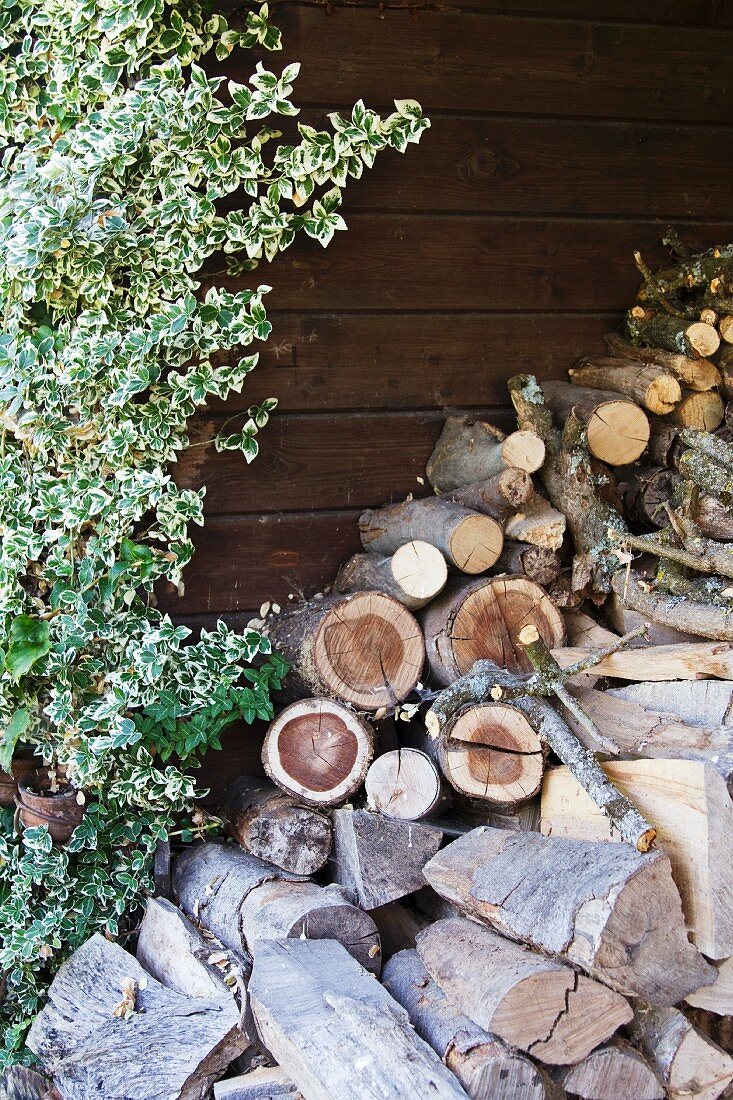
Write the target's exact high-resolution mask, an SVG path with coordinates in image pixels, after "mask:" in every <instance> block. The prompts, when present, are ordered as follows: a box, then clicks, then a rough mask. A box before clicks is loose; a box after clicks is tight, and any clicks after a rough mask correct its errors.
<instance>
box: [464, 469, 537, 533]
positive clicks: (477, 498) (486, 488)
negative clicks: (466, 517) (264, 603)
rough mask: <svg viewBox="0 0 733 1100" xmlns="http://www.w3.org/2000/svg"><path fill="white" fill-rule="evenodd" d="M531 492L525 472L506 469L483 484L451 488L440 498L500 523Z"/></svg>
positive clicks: (529, 495) (530, 479)
mask: <svg viewBox="0 0 733 1100" xmlns="http://www.w3.org/2000/svg"><path fill="white" fill-rule="evenodd" d="M533 493H534V485H533V484H532V478H531V477H530V475H529V474H528V473H527V472H526V470H517V469H515V468H514V467H513V466H510V467H507V469H506V470H502V471H501V473H500V474H494V476H493V477H490V478H487V479H486V480H485V481H472V482H471V483H470V484H469V485H463V486H461V488H460V489H451V491H450V492H447V493H444V494H443V499H444V500H452V501H453V503H454V504H462V505H463V507H464V508H471V509H472V510H473V511H474V512H483V513H484V515H487V516H493V517H494V519H498V520H504V519H506V518H507V516H510V515H511V514H512V513H513V512H516V511H517V509H518V508H521V506H522V505H523V504H526V503H527V501H528V500H529V499H530V498H531V496H532V494H533Z"/></svg>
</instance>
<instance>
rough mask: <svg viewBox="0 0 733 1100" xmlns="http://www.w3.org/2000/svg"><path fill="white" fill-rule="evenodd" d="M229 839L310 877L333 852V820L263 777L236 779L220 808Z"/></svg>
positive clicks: (288, 869) (285, 868) (255, 854)
mask: <svg viewBox="0 0 733 1100" xmlns="http://www.w3.org/2000/svg"><path fill="white" fill-rule="evenodd" d="M223 816H224V822H225V828H226V831H227V833H228V834H229V836H231V837H233V838H234V840H236V841H237V843H238V844H240V845H241V847H242V848H244V850H245V851H247V852H250V853H251V854H252V855H253V856H257V857H258V858H259V859H263V860H264V861H265V862H266V863H274V864H275V866H276V867H282V868H283V870H285V871H292V873H293V874H295V875H312V874H315V872H316V871H318V870H320V868H321V867H323V865H324V863H325V862H326V860H327V859H328V854H329V852H330V851H331V822H330V821H329V819H328V818H327V817H326V816H325V815H323V814H320V813H318V812H317V811H316V810H312V809H309V808H308V807H306V806H299V805H298V804H297V802H295V801H294V799H292V798H291V797H290V796H289V795H287V794H285V793H284V792H283V791H281V790H280V789H279V788H278V787H276V786H275V785H274V784H272V783H269V782H268V781H267V780H266V779H259V778H256V777H254V776H250V775H242V776H239V778H238V779H235V780H234V782H233V783H231V785H230V786H229V788H228V790H227V793H226V800H225V804H224V814H223Z"/></svg>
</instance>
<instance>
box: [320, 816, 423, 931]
mask: <svg viewBox="0 0 733 1100" xmlns="http://www.w3.org/2000/svg"><path fill="white" fill-rule="evenodd" d="M442 842H443V833H442V831H441V830H440V829H439V828H438V827H436V826H435V825H428V824H426V823H425V822H423V821H419V822H410V821H398V820H396V819H394V818H388V817H383V816H382V815H381V814H376V813H372V812H371V811H369V810H354V809H352V807H351V806H345V807H344V808H343V809H341V810H334V813H333V855H332V857H331V873H332V876H333V878H334V879H335V881H336V882H338V883H340V885H341V886H343V887H345V888H346V889H347V890H349V891H351V893H352V894H353V895H354V896H355V897H356V899H357V901H358V903H359V905H360V906H361V907H362V909H376V907H377V906H379V905H386V904H387V903H388V902H390V901H397V900H398V899H399V898H403V897H405V896H406V895H407V894H412V893H414V891H415V890H419V889H420V888H421V887H422V886H424V885H425V878H424V876H423V867H424V866H425V864H426V863H427V862H428V860H429V859H431V858H432V857H433V856H434V855H435V853H436V852H437V850H438V848H439V847H440V845H441V844H442Z"/></svg>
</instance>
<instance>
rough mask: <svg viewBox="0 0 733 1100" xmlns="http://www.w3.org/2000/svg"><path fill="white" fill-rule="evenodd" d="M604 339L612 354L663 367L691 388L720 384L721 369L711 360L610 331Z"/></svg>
mask: <svg viewBox="0 0 733 1100" xmlns="http://www.w3.org/2000/svg"><path fill="white" fill-rule="evenodd" d="M604 340H605V341H606V347H607V348H608V353H609V355H615V356H618V357H619V358H620V359H632V360H636V361H637V362H642V363H652V364H654V365H656V366H658V367H662V368H663V369H664V370H667V371H669V373H670V374H673V375H674V376H675V378H677V379H679V381H680V382H683V383H684V384H685V385H686V386H687V388H688V389H690V390H713V389H715V387H716V386H719V385H720V381H721V379H720V372H719V370H718V369H717V367H716V366H715V364H714V363H711V362H710V361H709V360H708V359H693V358H690V357H689V356H687V355H681V354H680V353H679V352H673V351H664V349H662V348H642V347H636V346H635V345H634V344H630V343H628V341H627V340H624V338H623V336H621V335H620V334H619V333H616V332H609V333H607V334H606V336H605V337H604Z"/></svg>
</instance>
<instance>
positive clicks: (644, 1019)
mask: <svg viewBox="0 0 733 1100" xmlns="http://www.w3.org/2000/svg"><path fill="white" fill-rule="evenodd" d="M634 1028H635V1034H636V1036H637V1038H638V1041H639V1042H640V1043H641V1045H642V1048H643V1050H644V1053H645V1054H646V1056H647V1058H648V1059H649V1061H650V1062H651V1064H652V1066H653V1067H654V1069H655V1070H656V1071H657V1073H658V1074H659V1076H660V1078H661V1080H662V1083H663V1084H664V1087H665V1088H666V1089H667V1096H669V1097H670V1098H671V1100H688V1098H692V1097H694V1100H715V1098H716V1097H717V1096H720V1094H721V1093H722V1092H723V1091H724V1090H725V1089H726V1087H727V1086H728V1085H729V1084H730V1082H731V1081H733V1058H730V1057H729V1056H728V1055H727V1054H726V1053H725V1051H723V1050H721V1049H720V1047H718V1046H716V1045H715V1043H713V1042H712V1041H711V1040H710V1039H708V1037H707V1036H706V1035H704V1034H703V1033H702V1032H701V1031H699V1030H698V1029H697V1028H696V1027H694V1026H693V1025H692V1024H691V1023H690V1021H689V1020H688V1019H687V1018H686V1017H685V1016H684V1015H683V1013H681V1012H680V1011H679V1009H677V1008H652V1009H648V1010H646V1011H643V1010H642V1011H640V1012H638V1013H637V1016H636V1019H635V1021H634Z"/></svg>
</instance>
